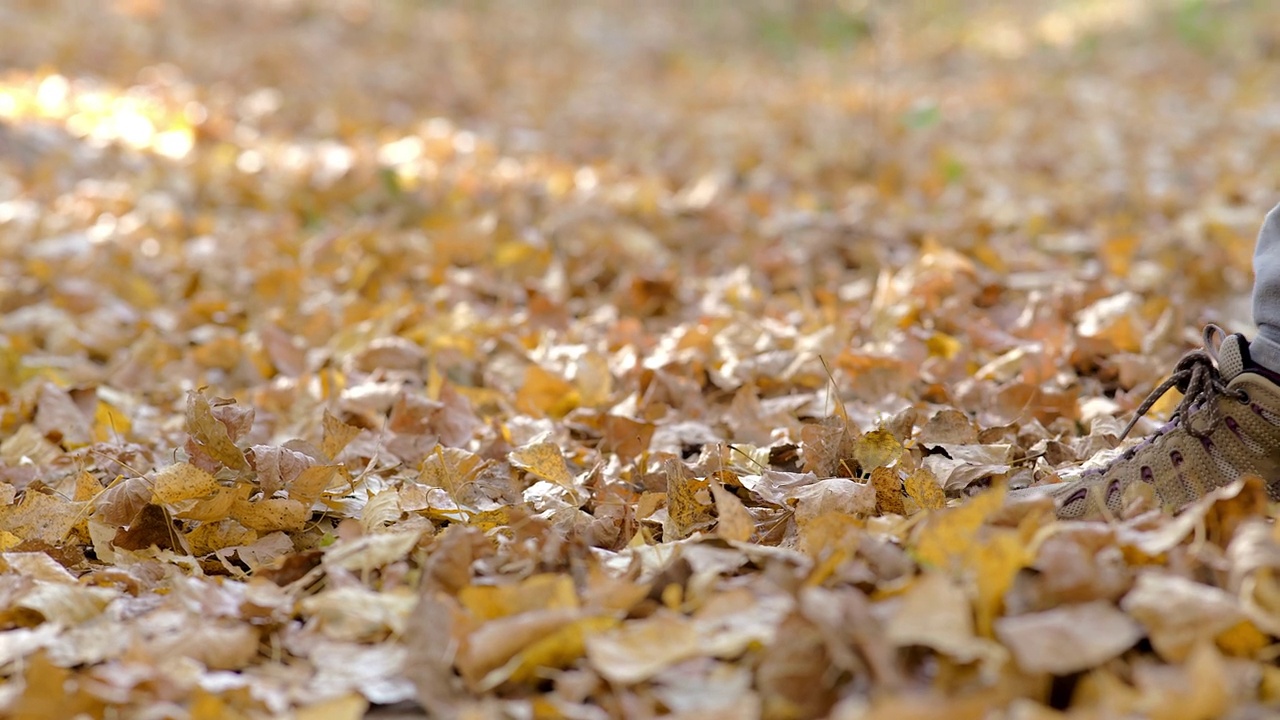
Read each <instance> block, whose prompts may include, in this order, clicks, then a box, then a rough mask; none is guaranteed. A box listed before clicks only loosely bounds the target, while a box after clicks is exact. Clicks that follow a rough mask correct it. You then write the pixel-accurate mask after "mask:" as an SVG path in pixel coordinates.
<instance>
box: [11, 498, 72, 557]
mask: <svg viewBox="0 0 1280 720" xmlns="http://www.w3.org/2000/svg"><path fill="white" fill-rule="evenodd" d="M83 506H84V504H83V503H77V502H69V501H67V500H64V499H62V498H61V497H58V496H56V495H46V494H45V493H42V492H36V491H35V490H28V491H27V492H26V493H24V494H23V496H22V502H21V503H19V504H17V505H5V506H0V530H7V531H9V532H11V533H13V534H14V535H17V536H18V537H20V538H22V539H23V540H27V541H36V542H43V543H47V544H49V545H58V544H60V543H61V542H62V541H64V540H66V539H67V535H68V534H69V533H70V532H71V530H72V528H74V527H75V526H76V523H78V522H79V521H80V520H81V509H82V508H83Z"/></svg>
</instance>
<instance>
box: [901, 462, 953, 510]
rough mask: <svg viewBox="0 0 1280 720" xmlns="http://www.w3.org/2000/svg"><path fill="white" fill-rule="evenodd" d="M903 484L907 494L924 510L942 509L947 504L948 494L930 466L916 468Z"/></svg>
mask: <svg viewBox="0 0 1280 720" xmlns="http://www.w3.org/2000/svg"><path fill="white" fill-rule="evenodd" d="M903 484H904V485H905V486H906V490H907V496H908V497H910V498H911V499H912V500H915V501H916V504H917V505H919V506H920V508H921V509H922V510H941V509H942V508H944V507H946V506H947V496H946V495H944V494H943V492H942V487H941V486H940V485H938V480H937V478H935V477H934V476H933V473H932V472H930V471H929V470H928V468H923V467H922V468H916V469H915V470H913V471H912V473H911V474H910V475H908V476H907V479H906V481H905V482H904V483H903Z"/></svg>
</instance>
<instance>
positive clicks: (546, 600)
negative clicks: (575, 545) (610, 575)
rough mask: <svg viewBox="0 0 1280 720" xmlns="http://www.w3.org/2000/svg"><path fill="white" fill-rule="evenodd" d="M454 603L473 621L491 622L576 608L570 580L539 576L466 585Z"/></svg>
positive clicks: (564, 577) (550, 575) (576, 603)
mask: <svg viewBox="0 0 1280 720" xmlns="http://www.w3.org/2000/svg"><path fill="white" fill-rule="evenodd" d="M458 601H459V602H461V603H462V606H463V607H464V608H466V609H467V610H468V611H469V612H470V613H471V614H472V615H473V616H474V617H475V618H476V619H477V620H481V621H487V620H495V619H497V618H500V617H507V616H508V615H518V614H519V613H522V612H529V611H530V610H572V609H576V608H577V607H578V595H577V593H576V591H575V590H574V587H573V579H572V578H570V577H569V576H567V575H555V574H552V573H543V574H541V575H533V576H531V577H529V578H528V579H526V580H524V581H523V582H520V583H517V584H513V585H468V586H467V587H464V588H462V590H460V591H459V592H458Z"/></svg>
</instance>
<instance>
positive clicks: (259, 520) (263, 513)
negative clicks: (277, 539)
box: [231, 498, 310, 533]
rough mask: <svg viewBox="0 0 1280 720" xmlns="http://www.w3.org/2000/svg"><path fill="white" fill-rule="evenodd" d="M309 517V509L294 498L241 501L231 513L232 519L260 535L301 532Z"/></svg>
mask: <svg viewBox="0 0 1280 720" xmlns="http://www.w3.org/2000/svg"><path fill="white" fill-rule="evenodd" d="M309 515H310V513H309V511H308V509H307V508H306V507H305V506H303V504H302V503H300V502H298V501H297V500H294V499H292V498H268V499H266V500H258V501H256V502H248V501H245V500H241V501H239V502H237V503H236V504H235V505H234V506H233V507H232V511H231V517H232V519H234V520H237V521H239V522H240V524H241V525H244V526H245V527H247V528H249V529H251V530H257V531H258V532H260V533H269V532H275V531H276V530H285V531H290V530H301V529H302V528H303V527H304V526H305V525H306V522H307V517H308V516H309Z"/></svg>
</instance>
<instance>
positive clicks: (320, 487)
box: [286, 456, 338, 507]
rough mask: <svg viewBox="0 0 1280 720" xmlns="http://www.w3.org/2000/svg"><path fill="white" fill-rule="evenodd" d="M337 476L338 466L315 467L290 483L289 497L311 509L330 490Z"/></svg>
mask: <svg viewBox="0 0 1280 720" xmlns="http://www.w3.org/2000/svg"><path fill="white" fill-rule="evenodd" d="M330 457H332V456H330ZM337 475H338V466H337V465H313V466H311V467H309V468H307V469H306V470H303V471H302V472H300V473H298V476H297V477H295V478H294V479H293V480H292V481H291V482H290V483H289V487H288V488H286V489H287V490H288V493H289V497H291V498H293V499H294V500H297V501H298V502H300V503H302V504H303V505H305V506H307V507H311V504H312V503H314V502H315V501H316V499H317V498H319V497H320V495H321V494H322V493H323V492H324V491H325V490H328V489H329V485H330V483H332V482H333V479H334V478H335V477H337Z"/></svg>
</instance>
